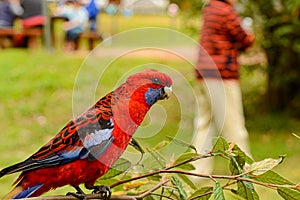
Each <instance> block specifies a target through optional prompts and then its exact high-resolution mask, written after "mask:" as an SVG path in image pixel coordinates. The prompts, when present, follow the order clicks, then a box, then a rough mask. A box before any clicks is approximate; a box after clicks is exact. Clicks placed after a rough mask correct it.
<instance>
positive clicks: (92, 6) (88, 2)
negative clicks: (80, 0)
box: [84, 0, 100, 33]
mask: <svg viewBox="0 0 300 200" xmlns="http://www.w3.org/2000/svg"><path fill="white" fill-rule="evenodd" d="M84 5H85V8H86V9H87V11H88V13H89V22H90V27H89V29H90V31H91V32H95V33H97V32H98V20H97V19H98V15H99V14H100V0H84Z"/></svg>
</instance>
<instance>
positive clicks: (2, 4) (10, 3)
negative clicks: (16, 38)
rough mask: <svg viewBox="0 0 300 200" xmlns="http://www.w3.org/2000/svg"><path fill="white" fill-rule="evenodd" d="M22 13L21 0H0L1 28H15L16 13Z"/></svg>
mask: <svg viewBox="0 0 300 200" xmlns="http://www.w3.org/2000/svg"><path fill="white" fill-rule="evenodd" d="M22 13H23V9H22V8H21V7H20V1H19V0H0V28H13V26H14V20H15V18H16V15H21V14H22Z"/></svg>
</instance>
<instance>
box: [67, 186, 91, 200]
mask: <svg viewBox="0 0 300 200" xmlns="http://www.w3.org/2000/svg"><path fill="white" fill-rule="evenodd" d="M74 188H75V189H76V190H77V192H76V193H74V192H68V193H67V194H66V195H67V196H73V197H76V198H77V199H79V200H84V199H85V198H86V195H85V193H84V192H83V191H82V190H81V189H80V187H79V186H77V187H74Z"/></svg>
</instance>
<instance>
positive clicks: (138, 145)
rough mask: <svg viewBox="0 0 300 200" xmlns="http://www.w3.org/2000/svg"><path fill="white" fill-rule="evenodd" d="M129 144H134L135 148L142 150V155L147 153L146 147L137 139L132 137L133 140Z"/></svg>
mask: <svg viewBox="0 0 300 200" xmlns="http://www.w3.org/2000/svg"><path fill="white" fill-rule="evenodd" d="M129 144H130V145H131V146H133V148H135V150H137V151H139V152H141V154H142V155H143V154H144V153H145V151H144V149H143V148H142V147H141V145H140V144H139V143H138V141H137V140H136V139H134V138H131V141H130V143H129Z"/></svg>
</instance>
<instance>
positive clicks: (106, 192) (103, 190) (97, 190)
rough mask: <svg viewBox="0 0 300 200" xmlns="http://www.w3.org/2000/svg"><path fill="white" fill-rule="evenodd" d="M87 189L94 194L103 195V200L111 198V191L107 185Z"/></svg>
mask: <svg viewBox="0 0 300 200" xmlns="http://www.w3.org/2000/svg"><path fill="white" fill-rule="evenodd" d="M87 189H90V190H93V194H102V195H103V199H105V200H109V199H110V197H111V190H110V188H109V187H108V186H106V185H100V186H91V187H89V188H87Z"/></svg>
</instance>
